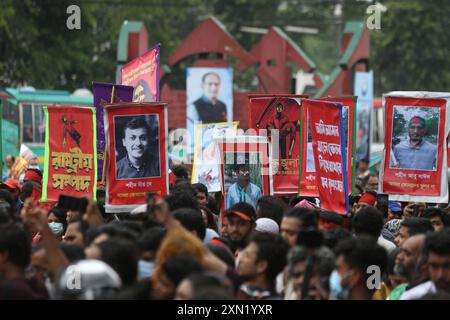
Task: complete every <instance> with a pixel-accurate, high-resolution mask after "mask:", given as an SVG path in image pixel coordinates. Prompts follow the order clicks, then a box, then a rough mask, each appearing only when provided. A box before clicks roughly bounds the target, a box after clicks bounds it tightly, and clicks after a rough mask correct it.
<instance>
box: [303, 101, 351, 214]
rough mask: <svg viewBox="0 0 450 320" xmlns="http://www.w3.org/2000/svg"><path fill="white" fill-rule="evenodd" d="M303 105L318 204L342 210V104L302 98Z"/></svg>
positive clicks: (344, 193) (344, 198) (345, 197)
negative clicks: (312, 156) (310, 146)
mask: <svg viewBox="0 0 450 320" xmlns="http://www.w3.org/2000/svg"><path fill="white" fill-rule="evenodd" d="M303 107H304V108H305V109H306V111H307V114H308V116H309V123H310V129H311V138H312V149H313V150H314V151H313V154H314V164H315V169H316V183H317V189H318V191H319V196H320V206H321V208H323V209H325V210H330V211H334V212H337V213H342V214H346V213H348V212H349V207H348V190H347V187H348V184H347V183H348V182H347V166H346V157H345V142H344V126H343V121H342V105H340V104H338V103H331V102H324V101H318V100H305V101H304V102H303Z"/></svg>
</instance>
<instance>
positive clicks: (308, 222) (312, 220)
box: [283, 208, 319, 228]
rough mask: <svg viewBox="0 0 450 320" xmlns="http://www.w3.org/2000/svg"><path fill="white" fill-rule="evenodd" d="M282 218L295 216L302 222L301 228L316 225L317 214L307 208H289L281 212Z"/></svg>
mask: <svg viewBox="0 0 450 320" xmlns="http://www.w3.org/2000/svg"><path fill="white" fill-rule="evenodd" d="M283 218H296V219H298V220H300V221H301V222H302V228H303V227H305V228H308V227H317V224H318V220H319V219H318V214H317V212H316V211H314V210H311V209H308V208H290V209H288V210H286V211H285V212H284V214H283Z"/></svg>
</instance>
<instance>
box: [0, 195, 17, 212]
mask: <svg viewBox="0 0 450 320" xmlns="http://www.w3.org/2000/svg"><path fill="white" fill-rule="evenodd" d="M0 206H1V207H2V208H3V210H4V211H5V212H7V213H9V216H10V218H11V219H13V217H14V215H15V213H16V203H15V202H14V199H13V196H12V195H11V193H10V192H9V191H7V190H2V189H0Z"/></svg>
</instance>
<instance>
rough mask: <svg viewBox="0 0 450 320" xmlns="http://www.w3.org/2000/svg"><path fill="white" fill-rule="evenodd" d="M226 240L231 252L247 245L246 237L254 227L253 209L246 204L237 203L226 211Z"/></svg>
mask: <svg viewBox="0 0 450 320" xmlns="http://www.w3.org/2000/svg"><path fill="white" fill-rule="evenodd" d="M226 218H227V219H228V228H227V231H228V238H229V239H230V244H231V247H232V249H233V251H236V250H238V249H242V248H244V247H245V246H246V245H247V241H248V237H249V236H250V233H251V232H252V231H253V230H254V229H255V226H256V223H255V221H256V213H255V209H254V208H253V207H252V206H251V205H250V204H248V203H245V202H239V203H236V204H235V205H233V206H232V207H231V208H230V210H228V211H226Z"/></svg>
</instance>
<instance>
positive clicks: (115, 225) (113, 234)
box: [87, 221, 138, 244]
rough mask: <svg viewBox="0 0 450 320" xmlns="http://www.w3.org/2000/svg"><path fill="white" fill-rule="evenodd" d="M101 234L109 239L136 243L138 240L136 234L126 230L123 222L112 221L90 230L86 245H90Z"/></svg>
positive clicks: (128, 229)
mask: <svg viewBox="0 0 450 320" xmlns="http://www.w3.org/2000/svg"><path fill="white" fill-rule="evenodd" d="M102 233H104V234H106V235H108V236H109V237H110V238H121V239H126V240H130V241H132V242H136V240H137V238H138V233H137V232H135V231H134V230H132V229H130V228H127V227H126V226H125V224H124V222H122V221H119V222H116V221H114V222H111V223H108V224H102V225H99V226H97V227H95V228H90V229H89V231H88V232H87V243H88V244H90V243H91V242H92V241H94V240H95V238H97V237H98V236H99V235H100V234H102Z"/></svg>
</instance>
